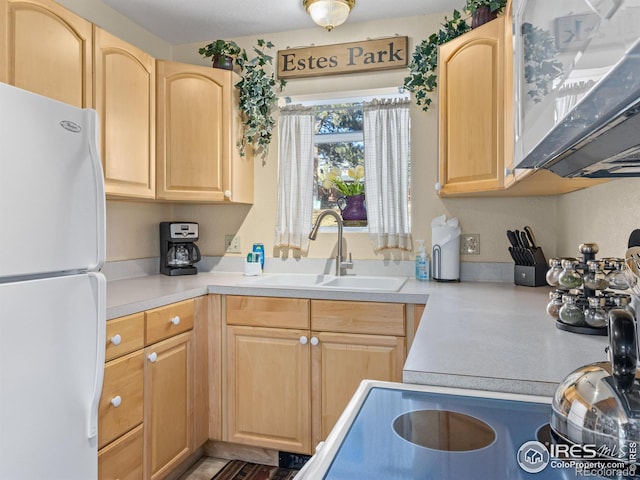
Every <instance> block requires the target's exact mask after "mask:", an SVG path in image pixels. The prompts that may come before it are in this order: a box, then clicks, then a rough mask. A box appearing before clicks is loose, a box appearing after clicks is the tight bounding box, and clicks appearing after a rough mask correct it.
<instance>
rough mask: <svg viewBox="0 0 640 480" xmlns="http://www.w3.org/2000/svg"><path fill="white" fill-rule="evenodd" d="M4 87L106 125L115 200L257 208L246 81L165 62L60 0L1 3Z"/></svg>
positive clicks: (106, 164) (108, 176)
mask: <svg viewBox="0 0 640 480" xmlns="http://www.w3.org/2000/svg"><path fill="white" fill-rule="evenodd" d="M0 38H1V39H2V40H1V41H0V48H2V52H0V81H2V82H5V83H9V84H11V85H15V86H17V87H20V88H23V89H25V90H29V91H32V92H35V93H38V94H40V95H44V96H46V97H50V98H54V99H56V100H60V101H62V102H65V103H69V104H71V105H75V106H77V107H81V108H95V109H96V110H97V112H98V114H99V117H100V134H99V141H100V156H101V159H102V167H103V171H104V179H105V191H106V193H107V196H108V197H109V198H138V199H146V200H154V199H159V200H169V201H186V202H202V203H205V202H207V203H248V204H250V203H253V158H252V156H251V155H247V156H244V157H243V156H240V152H239V150H238V147H237V144H238V140H240V138H241V135H242V129H243V125H242V122H241V120H240V114H239V111H238V107H237V105H238V97H237V89H236V88H235V87H234V85H235V83H237V82H238V81H239V77H238V76H237V75H235V74H234V73H233V72H231V71H228V70H220V69H214V68H210V67H202V66H198V65H190V64H184V63H175V62H166V61H156V59H154V58H153V57H152V56H151V55H149V54H148V53H146V52H144V51H142V50H140V49H139V48H136V47H134V46H133V45H130V44H129V43H127V42H124V41H123V40H120V39H119V38H117V37H114V36H113V35H111V34H109V33H108V32H106V31H104V30H102V29H101V28H99V27H97V26H95V25H93V24H92V23H91V22H89V21H87V20H85V19H83V18H81V17H79V16H77V15H75V14H74V13H72V12H70V11H69V10H67V9H65V8H63V7H62V6H60V5H59V4H57V3H56V2H54V1H52V0H0Z"/></svg>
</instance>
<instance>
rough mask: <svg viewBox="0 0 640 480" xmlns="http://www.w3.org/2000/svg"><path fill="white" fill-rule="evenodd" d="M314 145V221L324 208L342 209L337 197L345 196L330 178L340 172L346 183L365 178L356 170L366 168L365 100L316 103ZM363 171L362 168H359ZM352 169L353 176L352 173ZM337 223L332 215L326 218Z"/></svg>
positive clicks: (339, 174)
mask: <svg viewBox="0 0 640 480" xmlns="http://www.w3.org/2000/svg"><path fill="white" fill-rule="evenodd" d="M314 113H315V130H314V134H315V141H314V144H315V148H314V163H315V165H314V166H315V168H314V172H315V175H314V185H315V188H314V198H313V221H314V222H315V219H316V217H317V216H318V214H319V213H320V211H322V210H326V209H334V210H336V211H338V210H339V209H338V205H337V200H338V198H339V197H341V196H343V193H341V192H340V191H339V190H338V189H337V188H336V187H335V185H333V184H331V182H329V181H327V180H328V179H329V178H330V176H331V175H338V176H339V177H340V179H341V180H342V181H343V182H344V183H345V184H353V183H354V182H356V181H357V182H363V181H364V178H361V177H359V176H358V178H357V180H356V178H355V177H356V175H355V171H356V169H357V167H358V166H360V167H362V168H364V142H363V133H362V102H357V103H337V104H330V105H316V106H315V107H314ZM358 171H360V170H358ZM349 173H351V176H350V175H349ZM325 221H326V224H327V225H330V224H333V222H334V221H333V220H332V219H331V218H330V217H328V218H326V220H323V224H324V222H325Z"/></svg>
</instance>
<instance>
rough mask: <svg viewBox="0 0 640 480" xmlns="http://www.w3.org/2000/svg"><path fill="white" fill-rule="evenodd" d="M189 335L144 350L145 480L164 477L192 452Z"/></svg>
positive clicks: (190, 339)
mask: <svg viewBox="0 0 640 480" xmlns="http://www.w3.org/2000/svg"><path fill="white" fill-rule="evenodd" d="M191 345H192V332H190V331H189V332H186V333H182V334H180V335H176V336H175V337H172V338H169V339H168V340H164V341H161V342H158V343H156V344H153V345H150V346H149V347H147V348H145V351H144V355H145V358H146V363H145V375H144V379H145V380H144V388H145V401H144V426H145V430H144V432H145V442H144V445H145V454H144V458H145V472H146V473H145V478H147V479H151V480H156V479H159V478H164V477H165V476H166V475H167V474H168V473H170V472H171V471H172V470H173V469H174V468H176V467H177V466H178V465H180V464H181V463H182V462H183V461H184V460H186V459H187V457H188V456H189V455H190V454H191V453H192V452H193V417H192V412H193V356H192V354H191Z"/></svg>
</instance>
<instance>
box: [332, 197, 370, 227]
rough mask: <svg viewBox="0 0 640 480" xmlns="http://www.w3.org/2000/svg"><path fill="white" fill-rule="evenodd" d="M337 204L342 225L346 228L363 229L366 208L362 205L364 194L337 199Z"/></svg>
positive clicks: (365, 220) (365, 221)
mask: <svg viewBox="0 0 640 480" xmlns="http://www.w3.org/2000/svg"><path fill="white" fill-rule="evenodd" d="M337 203H338V208H339V209H340V213H341V214H342V220H343V223H344V225H346V226H348V227H364V226H366V225H367V208H366V206H365V203H364V193H362V194H360V195H347V196H344V197H339V198H338V201H337Z"/></svg>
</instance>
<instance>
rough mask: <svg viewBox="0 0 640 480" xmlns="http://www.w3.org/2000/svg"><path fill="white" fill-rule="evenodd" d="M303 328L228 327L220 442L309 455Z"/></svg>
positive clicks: (307, 374) (305, 333) (306, 351)
mask: <svg viewBox="0 0 640 480" xmlns="http://www.w3.org/2000/svg"><path fill="white" fill-rule="evenodd" d="M308 335H309V331H308V330H293V329H278V328H257V327H242V326H228V327H227V367H226V375H227V378H226V388H225V395H226V404H227V415H226V422H227V428H226V429H225V431H226V438H224V440H226V441H229V442H234V443H242V444H249V445H254V446H260V447H266V448H273V449H276V450H285V451H289V452H297V453H311V421H310V418H311V398H310V393H311V391H310V358H309V346H308V345H307V344H303V343H301V341H300V339H301V337H304V338H305V339H308Z"/></svg>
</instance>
